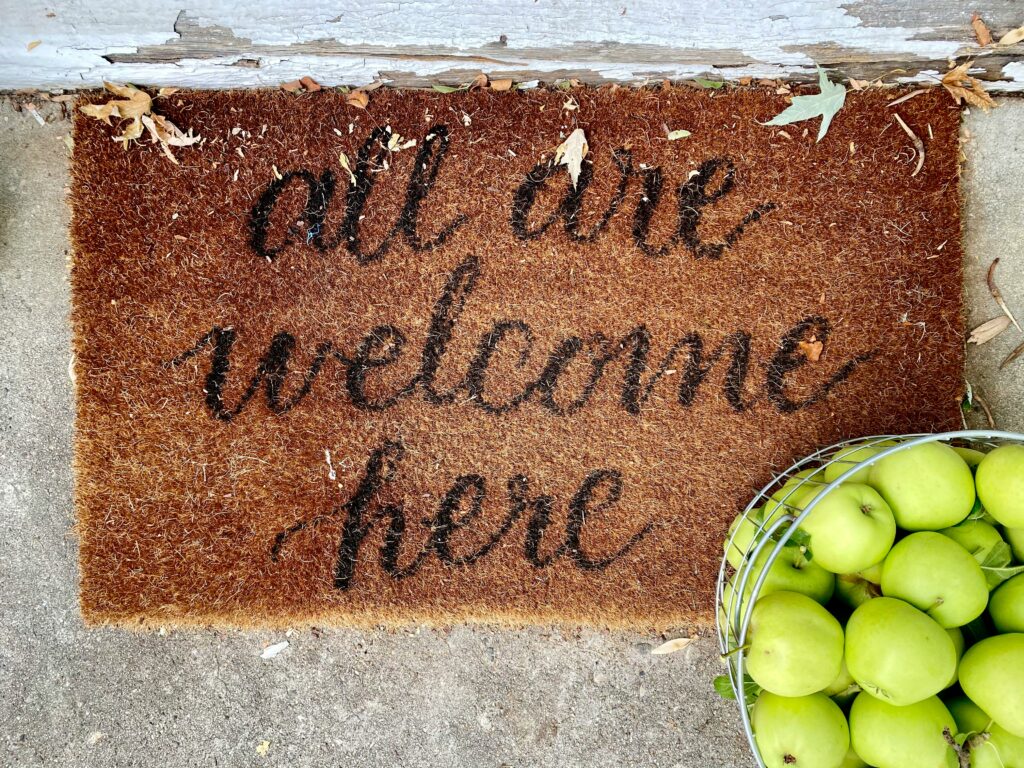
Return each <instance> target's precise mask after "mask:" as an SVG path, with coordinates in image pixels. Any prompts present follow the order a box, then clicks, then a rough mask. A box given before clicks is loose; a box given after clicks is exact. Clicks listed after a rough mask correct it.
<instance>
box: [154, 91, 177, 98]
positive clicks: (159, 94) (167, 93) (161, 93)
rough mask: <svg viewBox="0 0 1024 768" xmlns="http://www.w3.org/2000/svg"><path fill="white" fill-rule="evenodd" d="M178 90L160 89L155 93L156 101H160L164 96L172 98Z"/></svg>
mask: <svg viewBox="0 0 1024 768" xmlns="http://www.w3.org/2000/svg"><path fill="white" fill-rule="evenodd" d="M180 90H181V88H161V89H160V90H159V91H157V92H156V97H157V98H158V99H162V98H164V97H165V96H173V95H174V94H176V93H177V92H178V91H180Z"/></svg>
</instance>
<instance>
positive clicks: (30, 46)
mask: <svg viewBox="0 0 1024 768" xmlns="http://www.w3.org/2000/svg"><path fill="white" fill-rule="evenodd" d="M42 44H43V41H42V40H33V41H32V42H31V43H29V44H28V45H26V46H25V50H26V51H32V50H34V49H36V48H38V47H39V46H40V45H42Z"/></svg>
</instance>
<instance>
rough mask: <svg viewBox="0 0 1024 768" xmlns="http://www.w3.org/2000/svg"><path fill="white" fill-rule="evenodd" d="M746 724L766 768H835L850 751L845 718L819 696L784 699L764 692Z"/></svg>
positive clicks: (837, 709)
mask: <svg viewBox="0 0 1024 768" xmlns="http://www.w3.org/2000/svg"><path fill="white" fill-rule="evenodd" d="M750 724H751V726H753V729H754V740H755V741H756V742H757V751H758V752H760V753H761V759H762V760H763V761H764V764H765V766H767V768H788V767H789V766H793V765H796V766H807V768H839V766H840V765H841V763H842V761H843V759H844V757H845V756H846V753H847V752H848V751H849V749H850V729H849V727H848V726H847V724H846V717H845V716H844V715H843V713H842V710H840V709H839V707H838V706H836V704H835V702H833V701H832V700H831V699H829V698H828V697H827V696H825V695H824V694H821V693H815V694H812V695H810V696H800V697H797V698H787V697H785V696H776V695H775V694H773V693H769V692H768V691H764V692H762V693H761V695H759V696H758V697H757V701H756V702H754V708H753V711H752V712H751V714H750Z"/></svg>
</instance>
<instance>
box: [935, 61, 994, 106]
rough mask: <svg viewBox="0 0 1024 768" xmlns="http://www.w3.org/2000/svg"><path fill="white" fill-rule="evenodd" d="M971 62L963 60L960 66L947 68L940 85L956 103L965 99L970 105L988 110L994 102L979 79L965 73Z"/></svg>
mask: <svg viewBox="0 0 1024 768" xmlns="http://www.w3.org/2000/svg"><path fill="white" fill-rule="evenodd" d="M973 63H974V62H971V61H965V62H964V63H963V64H961V65H960V66H958V67H954V68H953V69H951V70H949V72H947V73H946V74H945V75H943V77H942V85H943V87H945V89H946V90H947V91H949V93H950V95H951V96H952V97H953V98H954V99H955V100H956V103H957V104H960V103H962V102H964V101H966V102H967V103H968V104H970V105H971V106H972V107H981V108H982V109H983V110H985V111H986V112H988V111H989V109H991V108H992V107H994V106H996V103H995V101H993V100H992V97H991V96H989V95H988V92H987V91H986V90H985V86H984V85H982V82H981V80H979V79H978V78H976V77H971V76H970V75H969V74H967V70H969V69H970V68H971V64H973Z"/></svg>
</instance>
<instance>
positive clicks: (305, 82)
mask: <svg viewBox="0 0 1024 768" xmlns="http://www.w3.org/2000/svg"><path fill="white" fill-rule="evenodd" d="M299 82H300V83H302V87H303V88H305V89H306V91H307V92H308V93H316V92H317V91H319V90H322V88H321V86H320V83H318V82H317V81H316V80H314V79H313V78H312V77H310V76H309V75H306V76H305V77H303V78H302V79H300V80H299Z"/></svg>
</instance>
